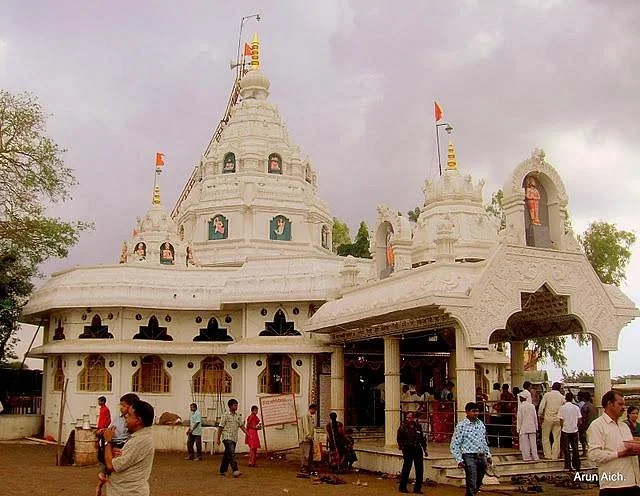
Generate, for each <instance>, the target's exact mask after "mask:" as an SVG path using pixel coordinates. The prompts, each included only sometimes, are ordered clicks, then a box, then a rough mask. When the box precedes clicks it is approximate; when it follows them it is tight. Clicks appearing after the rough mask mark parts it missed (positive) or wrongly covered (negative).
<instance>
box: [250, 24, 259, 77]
mask: <svg viewBox="0 0 640 496" xmlns="http://www.w3.org/2000/svg"><path fill="white" fill-rule="evenodd" d="M259 69H260V40H258V33H256V34H254V35H253V41H252V42H251V70H252V71H257V70H259Z"/></svg>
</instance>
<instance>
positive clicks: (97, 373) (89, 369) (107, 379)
mask: <svg viewBox="0 0 640 496" xmlns="http://www.w3.org/2000/svg"><path fill="white" fill-rule="evenodd" d="M111 383H112V380H111V374H110V373H109V371H108V370H107V367H106V363H105V359H104V357H103V356H102V355H89V356H88V357H87V358H86V359H85V361H84V368H83V369H82V370H81V371H80V373H79V374H78V391H92V392H97V391H111Z"/></svg>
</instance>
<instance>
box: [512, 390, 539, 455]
mask: <svg viewBox="0 0 640 496" xmlns="http://www.w3.org/2000/svg"><path fill="white" fill-rule="evenodd" d="M518 401H519V402H520V403H519V404H518V415H517V417H516V430H517V431H518V434H519V435H520V452H521V453H522V459H523V460H525V461H530V460H536V461H537V460H539V459H540V458H539V457H538V445H537V443H536V433H537V432H538V414H537V413H536V407H535V406H533V403H531V402H529V401H527V395H526V394H524V391H521V392H520V393H519V394H518Z"/></svg>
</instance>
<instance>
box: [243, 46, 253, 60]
mask: <svg viewBox="0 0 640 496" xmlns="http://www.w3.org/2000/svg"><path fill="white" fill-rule="evenodd" d="M251 55H253V50H251V45H249V43H245V44H244V56H245V57H251Z"/></svg>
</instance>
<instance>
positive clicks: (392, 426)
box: [384, 336, 400, 447]
mask: <svg viewBox="0 0 640 496" xmlns="http://www.w3.org/2000/svg"><path fill="white" fill-rule="evenodd" d="M399 426H400V339H399V338H398V337H397V336H387V337H385V338H384V444H385V446H389V447H391V446H393V447H396V446H397V444H398V443H397V441H396V436H397V433H398V427H399Z"/></svg>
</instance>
